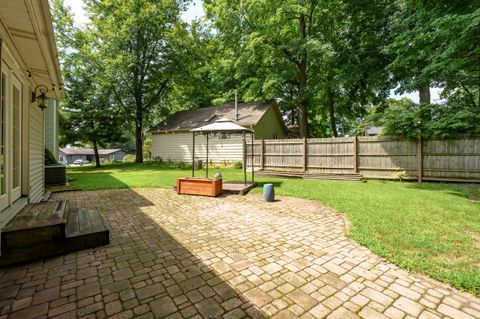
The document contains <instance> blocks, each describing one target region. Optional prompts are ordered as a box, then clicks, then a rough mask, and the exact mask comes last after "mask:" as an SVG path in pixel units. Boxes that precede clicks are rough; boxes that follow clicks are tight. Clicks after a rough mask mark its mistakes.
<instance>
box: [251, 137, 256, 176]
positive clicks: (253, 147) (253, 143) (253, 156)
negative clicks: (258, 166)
mask: <svg viewBox="0 0 480 319" xmlns="http://www.w3.org/2000/svg"><path fill="white" fill-rule="evenodd" d="M250 135H251V137H252V183H255V162H254V160H255V142H254V141H255V134H254V133H250Z"/></svg>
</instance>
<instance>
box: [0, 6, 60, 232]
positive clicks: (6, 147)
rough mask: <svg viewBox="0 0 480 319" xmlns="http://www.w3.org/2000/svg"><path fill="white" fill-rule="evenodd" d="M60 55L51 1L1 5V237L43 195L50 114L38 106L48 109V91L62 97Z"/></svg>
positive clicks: (50, 97) (51, 97) (50, 94)
mask: <svg viewBox="0 0 480 319" xmlns="http://www.w3.org/2000/svg"><path fill="white" fill-rule="evenodd" d="M57 55H58V53H57V48H56V45H55V40H54V36H53V27H52V18H51V15H50V8H49V6H48V1H47V0H35V1H32V0H15V1H1V2H0V59H1V67H0V80H1V85H0V99H1V104H0V232H1V229H2V228H3V227H4V226H5V225H6V223H8V221H10V219H11V218H12V217H13V216H15V214H16V213H17V212H18V211H20V209H22V208H23V207H24V206H25V205H26V204H27V203H28V202H39V201H40V200H41V199H42V197H43V194H44V166H45V155H44V152H45V136H44V123H45V111H44V110H43V109H42V108H40V107H39V105H45V104H44V103H42V100H43V99H41V98H39V96H40V95H41V93H42V92H41V91H42V90H43V91H44V92H45V93H46V96H45V98H46V99H60V98H62V93H63V91H61V90H60V86H61V83H62V79H61V73H60V67H59V62H58V59H57ZM32 95H33V96H32ZM34 97H35V99H34ZM45 102H46V101H45Z"/></svg>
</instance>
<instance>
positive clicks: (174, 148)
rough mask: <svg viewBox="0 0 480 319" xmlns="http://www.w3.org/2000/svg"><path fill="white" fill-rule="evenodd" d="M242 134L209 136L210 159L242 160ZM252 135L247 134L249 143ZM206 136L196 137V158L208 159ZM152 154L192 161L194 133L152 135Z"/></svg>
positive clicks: (214, 160)
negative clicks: (221, 137)
mask: <svg viewBox="0 0 480 319" xmlns="http://www.w3.org/2000/svg"><path fill="white" fill-rule="evenodd" d="M242 141H243V138H242V137H241V136H231V137H230V138H228V139H219V138H218V137H210V138H209V146H208V149H209V154H208V156H209V161H210V160H211V162H213V163H223V162H224V161H228V162H231V161H235V160H241V159H242V156H243V155H242V154H243V146H242V143H243V142H242ZM249 141H250V136H247V143H249ZM206 144H207V143H206V138H205V137H204V136H202V135H197V136H196V137H195V159H203V160H204V161H205V160H206V150H207V148H206ZM152 156H153V158H159V157H161V158H162V160H164V161H168V160H172V161H175V162H191V161H192V134H190V133H178V134H153V136H152Z"/></svg>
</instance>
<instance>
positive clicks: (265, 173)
mask: <svg viewBox="0 0 480 319" xmlns="http://www.w3.org/2000/svg"><path fill="white" fill-rule="evenodd" d="M255 176H261V177H274V178H299V179H323V180H338V181H352V182H362V181H363V179H362V175H360V174H328V173H307V172H306V173H303V172H291V171H274V170H272V171H269V170H262V171H258V172H255Z"/></svg>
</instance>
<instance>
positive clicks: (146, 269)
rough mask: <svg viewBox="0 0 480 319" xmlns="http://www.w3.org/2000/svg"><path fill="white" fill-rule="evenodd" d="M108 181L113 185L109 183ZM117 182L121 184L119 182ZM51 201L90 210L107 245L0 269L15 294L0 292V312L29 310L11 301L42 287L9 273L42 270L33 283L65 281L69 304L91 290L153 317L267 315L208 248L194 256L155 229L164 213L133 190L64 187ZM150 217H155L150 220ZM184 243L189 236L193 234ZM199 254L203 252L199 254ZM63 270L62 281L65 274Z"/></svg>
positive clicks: (3, 283)
mask: <svg viewBox="0 0 480 319" xmlns="http://www.w3.org/2000/svg"><path fill="white" fill-rule="evenodd" d="M97 178H98V179H99V182H101V180H102V179H104V178H107V179H111V178H112V177H109V176H108V174H106V175H100V176H98V175H97ZM108 182H110V183H112V181H111V180H109V181H108ZM117 183H118V184H117V185H119V186H120V185H122V183H121V182H120V181H117ZM53 199H54V200H61V199H63V200H69V202H70V207H72V208H74V207H76V208H78V207H86V206H95V207H97V208H98V209H99V210H100V211H101V212H102V216H103V218H104V219H105V221H106V224H107V228H108V229H109V230H110V244H109V245H106V246H102V247H97V248H94V249H88V250H84V251H81V252H76V253H71V254H68V255H64V256H58V257H53V258H48V259H42V260H39V261H36V262H32V263H27V264H23V265H21V266H16V267H11V268H8V269H4V270H1V269H0V287H2V290H5V289H6V290H8V291H15V292H16V293H14V294H13V293H12V294H9V295H2V294H0V296H2V299H1V300H0V305H1V306H2V307H3V309H4V310H5V309H6V310H5V311H3V312H2V314H4V315H11V314H12V315H13V316H15V317H19V318H20V317H22V318H23V317H24V316H27V314H28V311H31V309H29V308H26V309H23V310H20V311H16V312H15V313H13V310H12V305H13V304H14V303H15V301H16V300H17V299H18V300H19V299H21V298H25V297H28V296H31V297H33V299H34V300H36V299H37V298H42V290H38V289H37V291H35V289H33V290H31V291H30V290H29V291H26V290H25V289H24V287H23V286H22V284H23V282H24V281H21V280H11V278H17V276H20V275H21V276H26V278H28V276H35V275H36V274H38V273H45V274H47V273H48V274H49V275H48V276H47V275H45V276H37V277H36V281H35V285H36V286H42V287H44V285H45V284H46V283H47V279H48V282H49V283H51V282H56V281H58V283H60V282H61V283H62V286H65V285H67V286H68V285H71V286H72V287H74V289H73V291H74V292H75V291H76V294H72V295H71V296H70V297H69V299H68V302H67V304H69V306H70V305H71V307H72V308H73V309H75V308H76V305H77V302H78V301H79V300H80V299H83V298H85V297H89V296H93V295H95V299H97V295H101V296H102V298H100V300H104V302H105V303H106V301H105V300H106V299H111V298H110V297H111V296H112V295H116V296H119V297H120V299H121V300H122V303H121V305H120V307H122V305H123V311H126V310H127V309H130V308H129V307H130V306H129V305H133V307H135V306H137V305H143V304H145V305H148V307H147V309H148V311H149V312H151V313H152V314H153V317H155V318H166V317H167V316H170V315H172V314H174V313H180V312H182V314H183V313H185V316H190V315H195V314H197V315H199V316H200V317H201V318H223V317H228V316H232V317H235V318H259V319H264V318H266V317H265V316H264V314H263V313H262V312H261V311H260V310H258V309H257V308H256V306H255V305H254V304H253V303H251V302H250V301H249V300H248V299H247V298H246V297H244V296H242V294H240V293H239V292H238V291H236V290H235V288H233V287H232V286H230V285H229V284H228V283H227V282H226V281H225V280H224V279H223V278H222V276H220V274H219V273H217V272H216V271H214V270H213V269H212V268H211V267H210V264H213V263H217V262H220V263H223V264H224V265H227V264H226V263H224V262H223V261H222V259H221V258H218V257H216V256H215V255H213V253H212V252H210V251H208V250H205V251H197V254H198V255H197V254H194V253H193V252H192V251H190V250H189V249H188V248H186V247H184V246H183V245H182V243H181V242H180V241H178V240H177V239H175V238H174V237H172V235H170V234H169V232H168V231H167V230H165V229H164V228H163V227H162V224H163V222H164V221H165V222H168V221H166V220H164V219H163V218H164V217H165V216H159V215H157V214H156V212H155V207H156V206H155V205H154V204H153V203H152V202H150V201H149V200H148V199H146V198H145V197H143V196H142V195H140V194H138V193H137V192H135V191H133V190H131V189H122V190H114V191H112V190H102V191H95V192H89V191H79V192H65V193H56V194H54V195H53ZM162 205H165V206H164V207H166V208H164V209H168V207H171V208H172V209H174V208H175V207H176V205H177V203H175V202H173V201H170V202H168V203H164V204H162ZM146 212H148V213H146ZM153 216H158V218H155V219H152V217H153ZM167 218H168V217H167ZM186 234H188V232H186ZM186 240H187V241H191V240H193V241H195V238H189V239H186ZM195 247H198V245H195ZM199 255H202V256H204V257H203V259H202V258H200V257H199ZM204 260H208V263H209V264H208V265H207V264H206V263H205V262H204ZM246 267H248V265H246ZM223 269H224V267H223ZM231 270H233V268H229V270H228V269H225V270H224V271H223V272H222V274H223V276H226V277H227V278H232V276H233V272H231ZM67 274H68V276H67V277H69V279H68V278H66V277H64V276H65V275H67ZM85 274H88V275H87V276H85ZM87 278H88V279H87ZM59 289H60V287H59ZM62 289H63V288H62ZM37 295H38V296H37ZM227 302H228V304H229V305H230V306H228V305H227ZM232 305H233V306H232ZM69 306H68V307H69ZM64 307H67V305H64ZM104 307H105V305H103V306H102V307H101V309H103V308H104ZM86 308H88V307H85V308H81V309H78V310H73V312H72V315H73V316H75V315H78V316H82V315H86V314H87V313H84V311H85V309H86ZM37 310H38V311H40V312H38V313H37V315H40V316H42V315H46V314H47V313H46V312H45V313H42V312H41V311H42V310H39V309H37ZM46 310H47V307H45V311H46ZM22 311H23V312H25V313H22ZM75 312H76V313H75ZM187 314H188V315H187Z"/></svg>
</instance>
